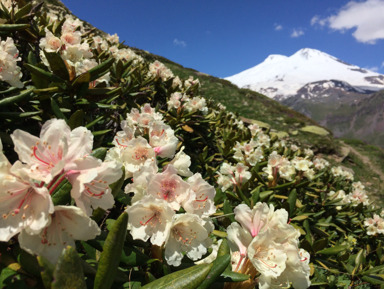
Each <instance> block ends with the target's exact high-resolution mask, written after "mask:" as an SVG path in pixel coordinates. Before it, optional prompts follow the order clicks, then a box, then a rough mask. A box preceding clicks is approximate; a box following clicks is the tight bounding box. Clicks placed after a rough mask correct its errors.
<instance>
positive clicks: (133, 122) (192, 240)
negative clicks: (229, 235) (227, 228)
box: [106, 104, 216, 266]
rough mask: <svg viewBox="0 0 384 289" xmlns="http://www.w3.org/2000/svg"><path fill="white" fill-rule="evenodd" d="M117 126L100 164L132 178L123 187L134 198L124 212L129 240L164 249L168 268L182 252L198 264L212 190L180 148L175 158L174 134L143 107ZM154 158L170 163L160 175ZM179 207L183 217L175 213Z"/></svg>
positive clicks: (178, 260) (205, 237) (159, 117)
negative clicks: (118, 166) (115, 165)
mask: <svg viewBox="0 0 384 289" xmlns="http://www.w3.org/2000/svg"><path fill="white" fill-rule="evenodd" d="M121 126H122V129H123V130H122V131H119V132H117V134H116V136H115V138H114V142H113V143H114V145H115V147H114V148H112V149H110V150H109V152H108V154H107V156H106V159H113V160H115V161H117V162H120V163H122V164H123V165H124V167H125V170H126V175H125V177H126V178H132V182H131V183H129V184H128V185H127V186H126V187H125V192H126V193H133V194H134V195H133V197H132V203H131V205H130V206H128V208H127V209H126V211H127V213H128V215H129V224H128V229H129V230H130V232H131V235H132V237H133V238H134V239H140V240H143V241H148V240H150V242H151V243H152V244H153V245H156V246H164V248H165V259H166V261H167V263H168V264H170V265H173V266H179V265H180V264H181V260H182V258H183V254H184V253H185V254H186V255H187V256H188V257H189V258H190V259H192V260H198V259H199V258H201V257H202V256H203V255H204V254H205V253H206V252H207V247H209V246H210V244H211V240H210V238H209V234H210V233H211V231H212V230H213V224H212V222H211V221H210V219H209V216H210V215H212V214H214V213H215V212H216V207H215V205H214V200H213V199H214V196H215V193H216V191H215V189H214V187H212V186H211V185H209V184H208V183H207V182H206V181H205V180H204V179H203V178H202V176H201V175H200V174H199V173H197V174H192V172H191V171H190V170H189V165H190V164H191V161H190V158H189V156H187V155H186V154H185V153H184V152H183V148H182V149H181V150H180V151H179V152H178V153H177V154H176V155H175V152H176V148H177V144H178V139H177V138H176V137H175V135H174V131H173V130H172V128H171V127H170V126H168V125H166V124H165V123H164V122H163V120H162V115H161V114H160V113H158V112H156V111H155V109H154V108H152V107H151V106H150V105H149V104H145V105H143V106H142V107H141V110H138V109H132V110H131V112H130V113H129V114H128V115H127V119H126V120H125V121H123V122H122V124H121ZM157 157H160V158H167V159H171V160H170V162H169V163H168V165H167V166H165V167H163V168H162V171H160V169H159V167H158V164H157ZM182 176H184V177H189V178H188V179H186V180H184V179H183V178H182ZM181 208H183V211H184V212H185V213H180V214H177V212H179V211H180V209H181Z"/></svg>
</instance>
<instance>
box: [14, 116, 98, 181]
mask: <svg viewBox="0 0 384 289" xmlns="http://www.w3.org/2000/svg"><path fill="white" fill-rule="evenodd" d="M11 137H12V140H13V143H14V144H15V151H16V152H17V154H18V155H19V159H20V160H21V161H22V162H23V163H26V164H28V165H29V166H30V170H31V174H33V178H34V179H36V180H40V181H44V182H46V183H48V182H50V181H51V180H52V179H53V177H54V176H56V175H57V174H59V173H60V172H61V171H62V170H63V169H64V170H65V171H68V170H70V169H72V168H74V167H76V165H75V164H74V161H75V160H76V159H79V158H82V157H83V156H85V155H89V154H91V152H92V146H93V135H92V133H91V132H90V131H89V130H88V129H86V128H84V127H78V128H76V129H74V130H73V131H71V129H70V128H69V126H68V125H67V124H66V123H65V121H64V120H60V119H59V120H58V119H51V120H49V121H47V122H45V123H44V125H43V127H42V128H41V132H40V138H39V137H36V136H33V135H31V134H29V133H28V132H25V131H22V130H15V131H14V133H13V134H12V135H11Z"/></svg>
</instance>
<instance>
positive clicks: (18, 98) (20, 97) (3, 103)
mask: <svg viewBox="0 0 384 289" xmlns="http://www.w3.org/2000/svg"><path fill="white" fill-rule="evenodd" d="M32 91H33V88H30V89H27V90H24V91H22V92H21V93H20V94H18V95H14V96H10V97H7V98H3V99H1V100H0V107H1V106H6V105H10V104H14V103H18V102H19V101H21V100H23V99H26V98H28V97H30V96H31V92H32ZM32 95H33V94H32Z"/></svg>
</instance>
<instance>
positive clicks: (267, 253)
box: [248, 231, 287, 278]
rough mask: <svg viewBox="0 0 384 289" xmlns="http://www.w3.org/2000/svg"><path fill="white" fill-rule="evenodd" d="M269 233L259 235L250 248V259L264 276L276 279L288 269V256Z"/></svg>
mask: <svg viewBox="0 0 384 289" xmlns="http://www.w3.org/2000/svg"><path fill="white" fill-rule="evenodd" d="M273 240H274V235H273V234H271V233H270V232H269V231H266V232H262V233H259V234H258V235H257V236H256V237H255V238H254V239H253V241H252V242H251V244H250V245H249V246H248V258H249V259H250V260H251V262H252V264H253V266H254V267H255V268H256V270H257V271H259V272H260V273H261V274H262V275H265V276H267V277H272V278H276V277H278V276H280V275H281V274H282V273H283V271H284V270H285V268H286V261H287V254H286V252H285V251H284V248H283V246H282V245H281V244H278V243H275V242H274V241H273Z"/></svg>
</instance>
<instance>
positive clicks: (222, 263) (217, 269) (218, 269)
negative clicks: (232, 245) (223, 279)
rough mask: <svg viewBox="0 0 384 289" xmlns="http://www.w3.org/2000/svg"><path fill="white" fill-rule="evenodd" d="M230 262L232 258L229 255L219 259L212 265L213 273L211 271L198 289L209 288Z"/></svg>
mask: <svg viewBox="0 0 384 289" xmlns="http://www.w3.org/2000/svg"><path fill="white" fill-rule="evenodd" d="M230 261H231V256H230V255H229V254H227V255H223V256H219V257H217V258H216V260H215V261H213V263H212V268H211V271H209V273H208V275H207V277H205V280H204V281H203V282H202V283H201V284H200V285H199V287H197V289H206V288H209V287H210V286H211V285H212V283H213V282H215V280H216V279H217V278H218V277H219V276H220V275H221V274H222V273H223V272H224V270H225V269H226V268H227V267H228V265H229V262H230Z"/></svg>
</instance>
